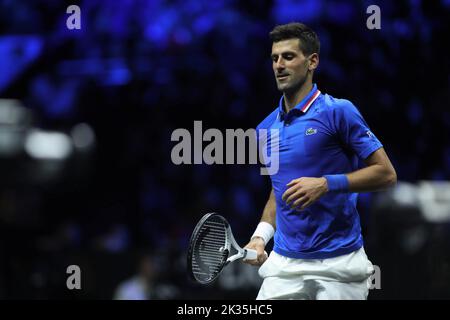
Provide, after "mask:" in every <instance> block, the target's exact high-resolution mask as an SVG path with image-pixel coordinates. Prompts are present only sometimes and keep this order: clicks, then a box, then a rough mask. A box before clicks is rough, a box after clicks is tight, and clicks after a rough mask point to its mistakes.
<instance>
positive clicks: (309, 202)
mask: <svg viewBox="0 0 450 320" xmlns="http://www.w3.org/2000/svg"><path fill="white" fill-rule="evenodd" d="M314 202H315V201H314V200H308V201H306V202H305V203H304V204H303V205H302V206H301V208H300V210H305V209H306V208H308V207H309V206H310V205H312V204H313V203H314Z"/></svg>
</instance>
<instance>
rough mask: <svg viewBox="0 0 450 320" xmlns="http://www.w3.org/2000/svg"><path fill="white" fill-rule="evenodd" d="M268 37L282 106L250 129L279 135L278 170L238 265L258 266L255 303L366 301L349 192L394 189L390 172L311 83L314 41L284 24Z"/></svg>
mask: <svg viewBox="0 0 450 320" xmlns="http://www.w3.org/2000/svg"><path fill="white" fill-rule="evenodd" d="M270 37H271V40H272V41H273V44H272V54H271V57H272V64H273V72H274V74H275V80H276V83H277V86H278V89H279V90H280V91H281V92H282V93H283V96H282V97H281V99H280V102H279V106H278V107H277V108H276V109H275V110H274V111H273V112H272V113H271V114H269V116H268V117H267V118H266V119H264V120H263V121H262V122H261V123H260V124H259V126H258V127H257V130H260V129H278V130H279V131H278V132H279V141H278V143H279V148H278V150H279V170H278V172H277V173H276V174H272V175H271V181H272V191H271V193H270V196H269V200H268V201H267V204H266V206H265V208H264V211H263V214H262V218H261V222H260V223H259V225H258V226H257V228H256V230H255V232H254V234H253V236H252V237H251V240H250V242H249V243H248V244H247V246H246V247H247V248H252V249H256V250H257V252H258V258H257V260H251V261H246V262H247V263H250V264H253V265H261V267H260V269H259V275H260V276H261V277H262V278H263V279H264V281H263V283H262V286H261V288H260V291H259V293H258V296H257V299H360V300H364V299H367V296H368V291H369V286H368V284H369V281H368V279H369V277H370V276H371V274H372V273H373V272H374V268H373V265H372V263H371V262H370V261H369V259H368V258H367V255H366V253H365V251H364V247H363V238H362V236H361V226H360V220H359V216H358V211H357V209H356V202H357V196H358V194H357V192H366V191H376V190H381V189H385V188H388V187H390V186H392V185H394V184H395V183H396V181H397V176H396V172H395V170H394V168H393V166H392V164H391V162H390V160H389V158H388V156H387V155H386V152H385V151H384V149H383V146H382V144H381V143H380V141H379V140H378V139H377V138H376V136H375V135H374V134H373V133H372V131H371V130H370V129H369V127H368V125H367V123H366V122H365V120H364V119H363V117H362V116H361V114H360V112H359V111H358V109H357V108H356V107H355V106H354V105H353V104H352V103H351V102H350V101H348V100H345V99H337V98H334V97H332V96H330V95H328V94H325V93H322V92H321V91H320V90H319V88H318V87H317V85H316V84H314V83H313V81H312V80H313V74H314V70H315V69H316V68H317V66H318V65H319V50H320V42H319V38H318V36H317V34H316V33H315V32H314V31H313V30H311V29H310V28H309V27H307V26H306V25H304V24H301V23H289V24H286V25H280V26H277V27H275V28H274V29H273V30H272V32H270ZM359 160H362V161H361V162H362V163H364V165H361V166H359V162H360V161H359ZM272 236H274V247H273V251H272V252H271V253H270V255H269V257H267V255H265V254H264V248H265V246H266V244H267V243H268V241H269V240H270V239H271V238H272ZM266 259H267V260H266Z"/></svg>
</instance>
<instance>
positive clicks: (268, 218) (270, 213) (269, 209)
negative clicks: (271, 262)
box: [244, 188, 276, 266]
mask: <svg viewBox="0 0 450 320" xmlns="http://www.w3.org/2000/svg"><path fill="white" fill-rule="evenodd" d="M275 217H276V203H275V194H274V192H273V188H272V190H271V192H270V195H269V199H268V200H267V203H266V206H265V207H264V210H263V214H262V217H261V221H260V223H259V225H258V228H257V231H256V232H255V233H258V230H261V232H262V234H261V236H257V235H253V237H252V239H251V240H250V242H249V243H248V244H247V245H246V246H245V248H248V249H254V250H256V252H257V253H258V258H257V259H256V260H244V261H245V262H246V263H249V264H251V265H255V266H260V265H262V264H263V263H264V261H266V259H267V253H266V252H265V251H264V248H265V247H266V244H267V243H266V242H265V241H264V236H265V237H266V240H267V242H268V240H270V238H271V235H268V233H270V228H271V227H272V229H273V230H275V228H276V224H275ZM263 234H264V236H263ZM272 234H273V232H272ZM269 237H270V238H269Z"/></svg>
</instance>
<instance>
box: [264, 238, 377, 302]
mask: <svg viewBox="0 0 450 320" xmlns="http://www.w3.org/2000/svg"><path fill="white" fill-rule="evenodd" d="M258 272H259V275H260V276H261V277H262V278H263V279H264V281H263V284H262V285H261V289H260V290H259V293H258V296H257V298H256V299H257V300H269V299H286V300H287V299H308V300H309V299H313V300H315V299H317V300H365V299H367V296H368V294H369V287H370V281H369V277H370V276H371V275H372V274H373V273H374V267H373V265H372V263H371V262H370V261H369V259H368V258H367V255H366V252H365V251H364V248H363V247H361V248H360V249H359V250H356V251H354V252H351V253H349V254H346V255H343V256H339V257H335V258H329V259H294V258H287V257H284V256H281V255H279V254H278V253H276V252H275V251H272V252H271V253H270V256H269V258H268V259H267V260H266V262H264V264H263V265H262V266H261V267H260V268H259V271H258Z"/></svg>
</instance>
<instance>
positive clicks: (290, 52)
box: [270, 50, 297, 58]
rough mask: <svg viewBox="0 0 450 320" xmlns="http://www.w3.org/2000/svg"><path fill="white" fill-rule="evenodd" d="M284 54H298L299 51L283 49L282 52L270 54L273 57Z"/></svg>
mask: <svg viewBox="0 0 450 320" xmlns="http://www.w3.org/2000/svg"><path fill="white" fill-rule="evenodd" d="M283 54H297V53H296V52H295V51H291V50H288V51H283V52H281V53H272V54H271V55H270V57H271V58H273V57H274V56H278V55H283Z"/></svg>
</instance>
